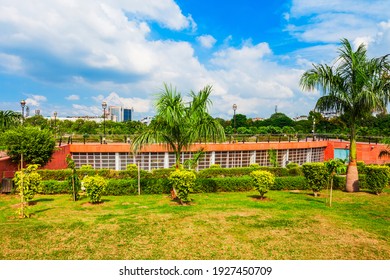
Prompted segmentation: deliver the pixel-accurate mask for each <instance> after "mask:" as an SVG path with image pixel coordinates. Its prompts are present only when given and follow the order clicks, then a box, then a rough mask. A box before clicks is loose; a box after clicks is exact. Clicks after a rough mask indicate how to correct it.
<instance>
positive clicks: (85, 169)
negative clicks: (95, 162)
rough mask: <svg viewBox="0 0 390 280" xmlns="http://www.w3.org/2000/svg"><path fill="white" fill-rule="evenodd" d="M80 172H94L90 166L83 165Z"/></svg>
mask: <svg viewBox="0 0 390 280" xmlns="http://www.w3.org/2000/svg"><path fill="white" fill-rule="evenodd" d="M79 170H80V171H91V170H94V169H93V167H92V165H90V164H83V165H82V166H81V167H80V169H79Z"/></svg>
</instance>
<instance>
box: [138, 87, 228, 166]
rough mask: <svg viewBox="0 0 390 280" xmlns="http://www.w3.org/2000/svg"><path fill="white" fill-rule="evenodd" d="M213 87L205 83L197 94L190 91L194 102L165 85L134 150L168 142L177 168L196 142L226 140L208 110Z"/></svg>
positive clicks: (221, 129)
mask: <svg viewBox="0 0 390 280" xmlns="http://www.w3.org/2000/svg"><path fill="white" fill-rule="evenodd" d="M211 91H212V87H211V86H206V87H204V88H203V89H202V90H200V91H199V92H198V93H197V94H196V93H194V92H191V93H190V97H191V98H192V101H191V102H189V103H186V102H184V100H183V98H182V96H181V94H180V93H179V92H177V91H176V89H172V86H167V85H166V84H164V90H163V91H162V92H161V96H160V97H159V98H158V99H157V101H156V112H157V114H156V116H155V118H154V120H153V121H152V122H151V124H150V125H149V126H148V127H147V128H145V129H144V130H143V131H142V132H141V133H140V134H139V135H137V136H136V137H135V139H134V140H133V143H132V149H133V151H137V150H138V149H140V148H141V147H142V146H144V145H147V144H152V143H166V144H167V145H168V146H169V147H170V149H171V150H172V151H173V152H174V154H175V158H176V169H178V168H179V165H180V155H181V153H182V152H183V150H184V149H185V148H188V147H189V146H190V145H191V144H193V143H195V142H196V141H204V142H205V141H217V140H221V141H222V140H224V139H225V132H224V129H223V127H222V126H221V124H220V123H219V122H218V121H217V120H215V119H213V118H212V117H211V116H210V115H209V113H208V107H209V106H210V105H211V100H210V99H209V96H210V93H211Z"/></svg>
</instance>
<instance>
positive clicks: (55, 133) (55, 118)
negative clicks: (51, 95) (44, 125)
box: [53, 111, 57, 139]
mask: <svg viewBox="0 0 390 280" xmlns="http://www.w3.org/2000/svg"><path fill="white" fill-rule="evenodd" d="M53 115H54V139H56V137H57V126H56V120H57V112H56V111H54V113H53Z"/></svg>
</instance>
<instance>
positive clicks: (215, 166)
mask: <svg viewBox="0 0 390 280" xmlns="http://www.w3.org/2000/svg"><path fill="white" fill-rule="evenodd" d="M210 168H221V165H220V164H212V165H210Z"/></svg>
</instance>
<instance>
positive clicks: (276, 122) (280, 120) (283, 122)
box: [268, 113, 294, 128]
mask: <svg viewBox="0 0 390 280" xmlns="http://www.w3.org/2000/svg"><path fill="white" fill-rule="evenodd" d="M268 123H269V124H268V125H270V126H276V127H280V128H282V127H284V126H294V121H293V120H292V119H290V118H289V117H287V116H286V115H285V114H283V113H274V114H272V115H271V117H270V118H269V119H268Z"/></svg>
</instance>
